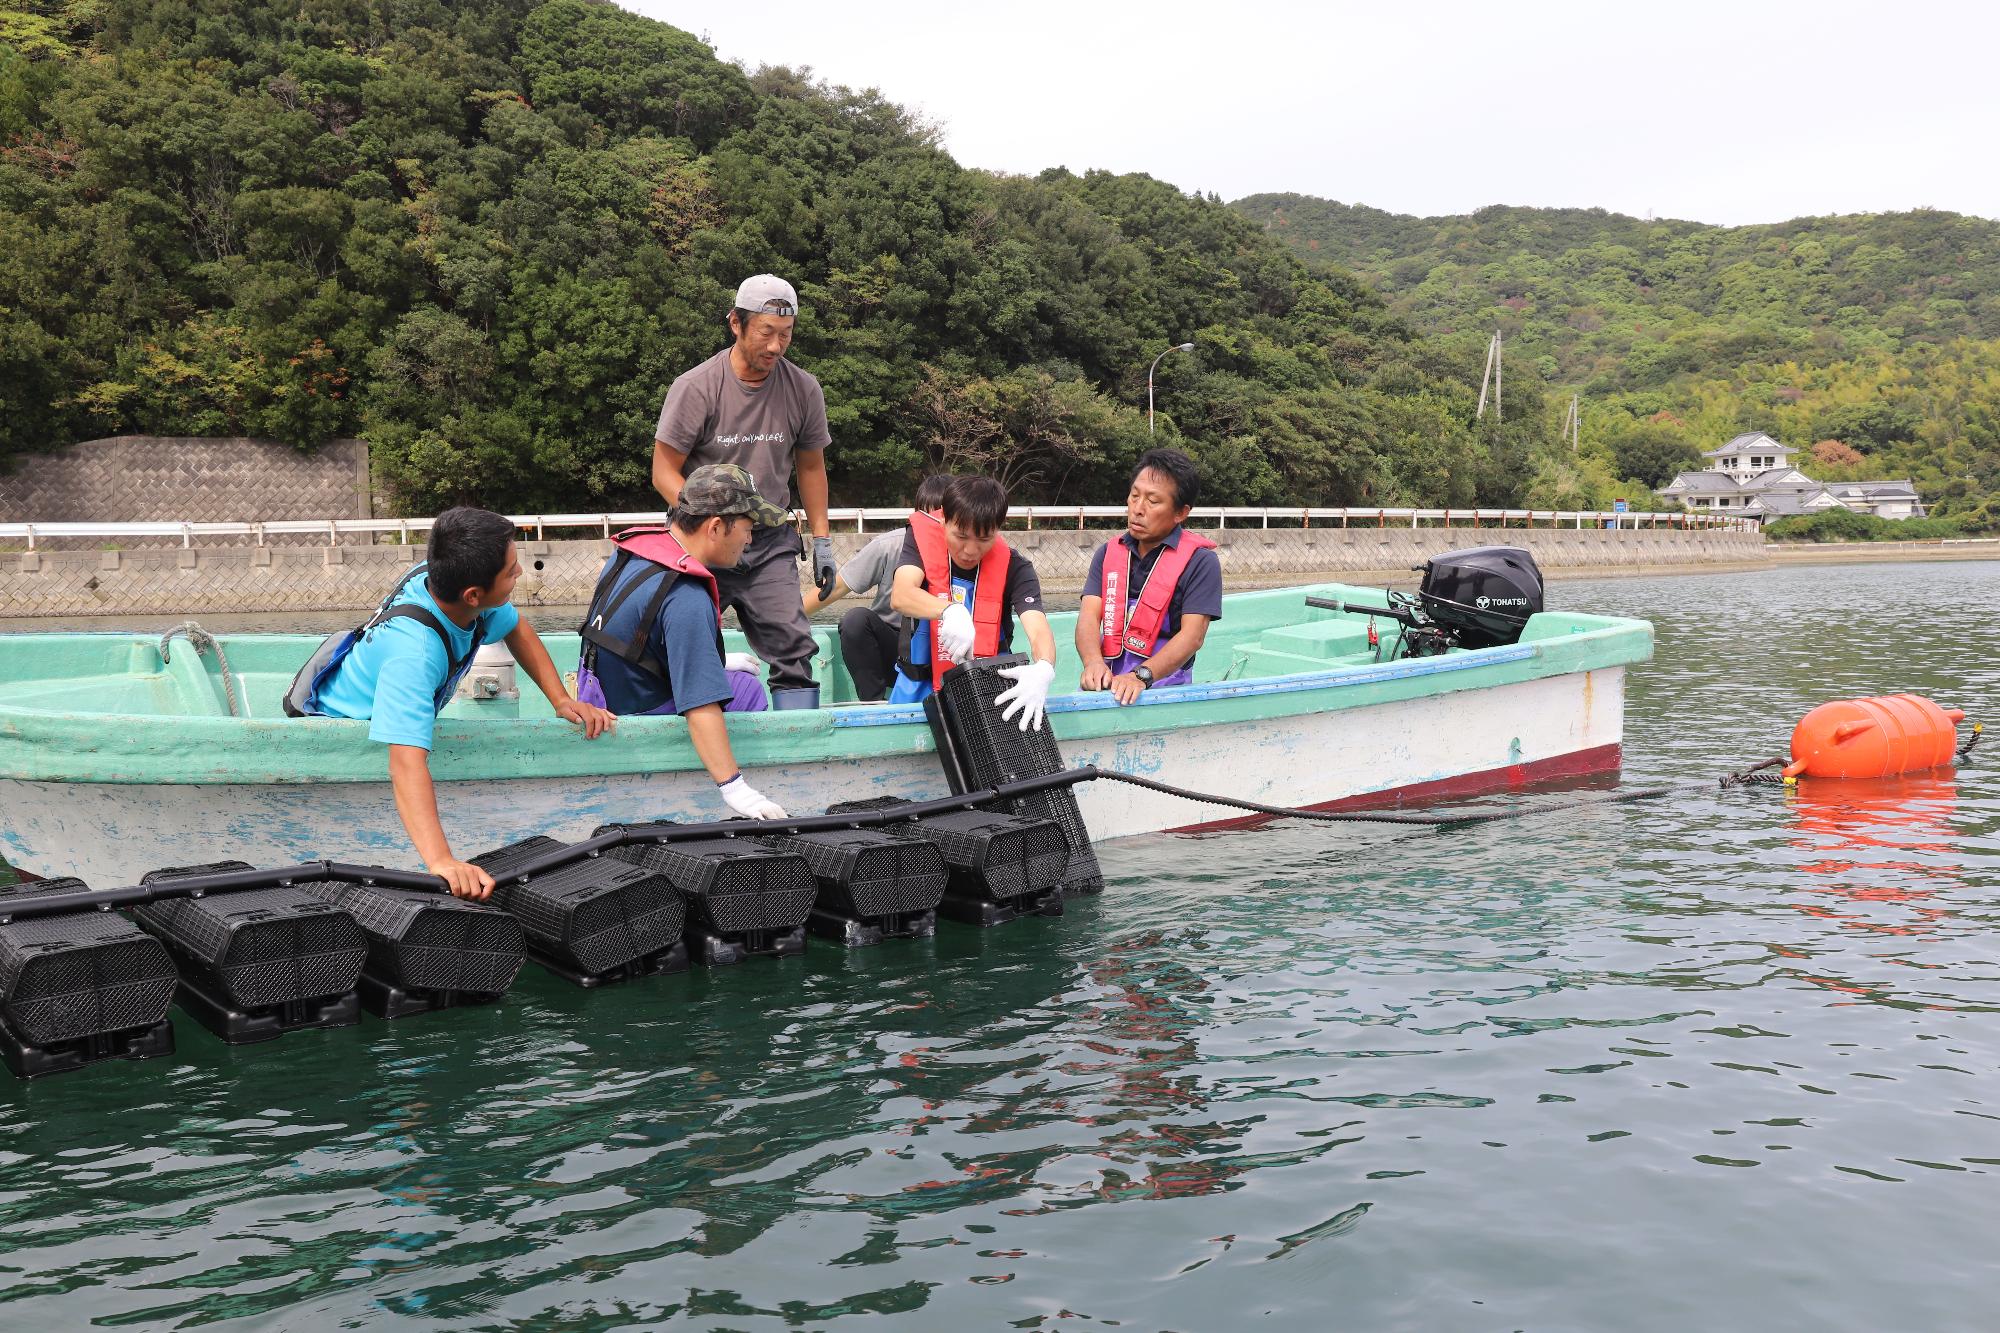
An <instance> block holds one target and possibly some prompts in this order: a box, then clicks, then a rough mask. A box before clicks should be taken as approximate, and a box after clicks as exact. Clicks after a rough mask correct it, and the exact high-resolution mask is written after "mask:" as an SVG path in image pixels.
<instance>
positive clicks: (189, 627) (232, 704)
mask: <svg viewBox="0 0 2000 1333" xmlns="http://www.w3.org/2000/svg"><path fill="white" fill-rule="evenodd" d="M177 634H178V635H179V636H180V637H182V638H184V639H186V640H187V641H188V642H189V643H190V644H192V645H193V646H194V655H195V656H196V657H197V658H199V657H200V656H201V655H202V654H203V653H204V652H206V651H208V650H210V649H213V650H214V651H215V663H216V665H217V666H218V667H220V668H221V670H222V701H223V702H224V703H225V704H227V705H229V716H231V717H238V716H240V714H239V713H238V712H237V711H236V686H235V684H234V682H232V681H231V680H230V679H229V654H227V653H225V652H224V651H223V650H222V641H221V640H219V639H217V638H216V637H215V636H214V635H213V634H210V633H209V632H208V631H207V630H205V629H203V628H202V627H201V626H200V625H197V624H196V623H195V622H194V621H192V620H190V621H188V622H186V623H185V624H181V625H176V626H174V627H173V628H172V629H170V630H168V631H167V632H166V633H165V634H162V635H161V636H160V665H162V666H165V665H166V664H167V663H169V662H171V661H173V658H172V657H170V656H168V652H167V644H168V643H169V642H170V641H172V639H173V637H174V636H175V635H177Z"/></svg>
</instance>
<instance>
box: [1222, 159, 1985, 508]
mask: <svg viewBox="0 0 2000 1333" xmlns="http://www.w3.org/2000/svg"><path fill="white" fill-rule="evenodd" d="M1232 207H1234V208H1235V209H1237V210H1238V211H1239V212H1241V213H1242V214H1243V215H1244V216H1246V217H1248V218H1250V219H1252V220H1254V221H1255V222H1257V223H1258V224H1259V225H1260V226H1262V227H1263V228H1264V229H1265V232H1266V234H1267V235H1270V236H1272V237H1275V238H1277V239H1279V240H1282V241H1283V242H1285V244H1286V245H1287V246H1289V247H1290V248H1291V250H1292V252H1293V253H1294V254H1296V255H1298V256H1300V257H1301V258H1302V259H1304V260H1306V261H1307V263H1308V264H1309V265H1312V266H1315V267H1322V268H1324V269H1325V270H1326V271H1329V272H1341V273H1346V272H1352V273H1354V274H1355V275H1358V276H1359V277H1360V278H1361V280H1362V281H1363V282H1365V283H1366V284H1367V285H1368V286H1370V287H1371V288H1373V289H1374V290H1376V291H1377V292H1379V293H1380V294H1381V295H1382V296H1383V298H1384V299H1385V300H1386V301H1387V302H1388V305H1389V308H1390V309H1391V311H1393V312H1394V313H1395V314H1397V315H1399V316H1401V317H1403V318H1405V319H1407V320H1408V321H1410V323H1411V324H1412V325H1413V326H1414V327H1415V328H1416V329H1417V330H1419V331H1421V332H1424V333H1427V334H1431V335H1433V336H1442V335H1446V334H1450V333H1454V332H1457V333H1460V334H1464V333H1477V334H1480V335H1482V336H1483V335H1484V334H1485V333H1488V332H1490V331H1491V330H1493V329H1496V328H1497V329H1499V330H1501V332H1502V334H1503V336H1504V338H1505V342H1506V347H1507V353H1508V358H1507V367H1508V373H1509V375H1510V376H1511V375H1512V374H1513V373H1514V372H1515V368H1516V367H1517V366H1518V367H1524V368H1532V369H1534V370H1535V372H1536V373H1537V374H1538V375H1539V376H1540V377H1541V378H1542V379H1544V380H1546V381H1547V382H1549V383H1550V384H1553V385H1556V386H1559V387H1560V388H1561V389H1573V390H1575V391H1576V392H1578V393H1580V394H1581V395H1583V398H1584V402H1585V417H1584V422H1585V425H1584V437H1585V440H1586V443H1590V442H1592V441H1596V442H1600V443H1601V444H1603V445H1604V447H1606V448H1607V449H1608V450H1609V451H1610V452H1611V453H1612V455H1613V457H1614V459H1615V460H1616V461H1617V462H1618V463H1619V464H1621V465H1623V469H1624V470H1625V471H1626V472H1627V473H1628V474H1630V475H1635V476H1641V477H1644V478H1646V479H1647V480H1649V481H1653V482H1654V483H1655V484H1657V483H1658V482H1659V481H1661V480H1663V479H1664V477H1665V476H1666V475H1667V474H1669V473H1670V472H1671V470H1672V468H1673V467H1675V466H1680V465H1686V462H1687V460H1688V459H1689V458H1690V457H1691V456H1692V454H1693V451H1694V449H1695V447H1697V446H1700V447H1712V446H1713V445H1714V444H1717V443H1720V442H1721V441H1722V440H1723V439H1726V438H1728V436H1730V435H1732V434H1734V433H1736V432H1737V431H1739V430H1749V429H1758V430H1768V431H1770V432H1771V433H1772V434H1774V435H1777V436H1779V437H1780V438H1781V439H1784V440H1785V441H1786V442H1787V443H1791V444H1795V445H1799V446H1817V453H1816V454H1814V455H1810V456H1809V457H1808V458H1807V459H1806V460H1804V465H1805V467H1806V468H1807V470H1808V471H1809V472H1810V473H1812V475H1814V476H1817V477H1820V478H1822V479H1825V480H1855V479H1859V478H1862V477H1864V476H1874V477H1883V476H1889V477H1910V478H1912V479H1914V480H1915V481H1916V482H1917V484H1918V486H1919V487H1920V489H1921V490H1922V492H1923V494H1924V496H1925V498H1926V500H1927V501H1929V502H1930V503H1931V504H1932V506H1933V512H1934V513H1938V514H1956V515H1958V516H1959V517H1960V518H1961V519H1962V520H1964V521H1967V522H1970V523H1972V524H1974V525H1979V526H1991V525H1992V524H1994V523H1995V522H1996V521H2000V512H1996V506H1995V505H1994V503H1993V497H1994V496H1995V495H1996V494H2000V223H1996V222H1992V221H1989V220H1986V219H1982V218H1972V217H1962V216H1959V215H1957V214H1952V213H1941V212H1931V211H1922V212H1914V213H1894V214H1879V215H1865V216H1857V217H1832V218H1801V219H1797V220H1794V221H1791V222H1785V223H1778V224H1774V225H1770V226H1755V227H1711V226H1704V225H1702V224H1699V223H1692V222H1675V221H1658V222H1652V221H1642V220H1639V219H1636V218H1629V217H1622V216H1620V215H1618V214H1614V213H1606V212H1603V211H1602V210H1597V209H1589V210H1583V209H1527V208H1487V209H1481V210H1480V211H1479V212H1477V213H1474V214H1472V215H1470V216H1469V217H1444V218H1414V217H1407V216H1402V215H1397V214H1391V213H1385V212H1382V211H1381V210H1379V209H1372V208H1366V207H1360V206H1352V205H1346V204H1340V203H1335V202H1332V201H1329V200H1323V199H1313V198H1309V197H1306V196H1303V195H1276V194H1269V195H1254V196H1251V197H1250V198H1247V199H1242V200H1238V201H1237V202H1236V203H1235V204H1233V205H1232ZM1833 441H1837V442H1838V444H1837V445H1836V444H1832V443H1828V442H1833Z"/></svg>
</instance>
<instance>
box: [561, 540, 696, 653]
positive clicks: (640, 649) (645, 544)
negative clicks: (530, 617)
mask: <svg viewBox="0 0 2000 1333" xmlns="http://www.w3.org/2000/svg"><path fill="white" fill-rule="evenodd" d="M611 542H612V545H614V546H616V547H617V548H618V555H617V558H616V559H614V560H613V561H612V562H611V564H610V565H609V566H607V567H606V568H605V571H604V573H603V575H602V576H600V577H599V578H598V580H597V587H596V589H595V591H593V592H592V593H591V595H590V609H589V610H588V611H586V612H585V613H584V617H583V624H582V626H580V627H579V628H578V630H577V634H578V635H579V636H580V637H581V638H582V639H583V654H584V662H583V664H584V665H585V666H589V665H590V664H591V661H592V659H593V658H594V655H595V652H596V650H597V649H599V648H602V649H604V650H606V651H607V652H610V653H612V654H613V655H615V656H616V657H618V658H619V659H620V660H621V661H624V662H627V663H629V664H630V665H632V666H635V667H637V668H639V669H640V670H641V671H645V672H647V673H649V674H651V675H653V676H656V677H658V678H659V679H660V680H662V681H665V682H667V684H668V687H669V688H672V682H671V681H670V680H669V679H668V676H667V664H666V663H664V662H662V661H660V660H659V659H658V658H656V657H654V656H653V655H652V653H650V652H648V651H647V650H646V640H647V638H648V636H650V635H651V633H652V630H653V624H654V622H655V621H657V620H658V619H659V618H660V608H661V607H662V606H665V605H666V601H667V594H668V593H669V592H671V591H673V586H674V584H676V583H678V582H680V581H681V580H682V579H698V580H700V581H701V584H702V586H703V588H704V589H705V590H706V591H707V593H708V600H709V602H710V604H711V605H713V606H714V607H715V646H716V653H717V654H718V655H720V654H721V652H722V591H721V589H719V588H717V587H716V585H715V575H714V574H712V573H710V572H709V570H708V566H706V565H704V564H702V563H701V561H699V560H697V559H695V558H694V557H693V556H691V555H689V554H688V553H687V548H686V547H684V546H682V545H681V542H680V538H678V537H676V536H675V535H674V530H673V528H672V527H671V526H669V525H666V524H654V525H649V526H647V527H640V528H627V529H626V530H625V531H623V532H621V533H619V534H618V535H617V536H616V537H613V538H612V539H611ZM634 560H643V561H645V562H647V563H648V564H651V565H654V566H657V570H655V571H645V572H641V573H638V574H635V575H633V577H632V578H631V579H630V580H628V581H626V582H625V584H624V586H623V587H620V586H619V580H620V578H621V577H622V576H623V574H624V572H625V567H626V566H627V565H629V564H630V563H631V562H632V561H634ZM646 587H652V588H653V589H654V592H653V595H652V598H651V600H650V602H649V603H648V605H647V607H646V613H645V614H644V615H642V616H640V617H639V621H638V628H637V629H636V630H635V631H634V633H633V635H632V637H631V638H630V639H619V638H616V637H614V636H613V635H612V634H610V633H609V632H608V631H607V630H606V629H605V626H606V625H608V624H610V623H611V620H612V618H613V617H614V616H616V615H617V614H618V612H619V610H620V608H622V607H623V606H624V605H625V603H626V602H628V601H630V600H631V599H632V597H633V595H634V594H636V593H637V592H638V591H639V590H640V589H641V588H646ZM614 590H615V591H614Z"/></svg>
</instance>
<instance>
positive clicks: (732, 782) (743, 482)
mask: <svg viewBox="0 0 2000 1333" xmlns="http://www.w3.org/2000/svg"><path fill="white" fill-rule="evenodd" d="M784 516H785V515H784V511H783V510H782V509H779V508H778V507H777V506H776V505H774V504H772V503H771V502H770V501H768V500H766V499H764V498H763V496H761V495H759V494H758V493H757V483H756V482H755V481H753V480H752V479H751V477H750V474H749V473H748V472H746V471H744V470H743V469H742V468H740V467H737V466H736V465H735V464H733V463H722V464H710V465H709V466H707V467H698V468H696V469H695V470H694V471H693V472H692V473H690V474H689V475H688V477H687V479H686V481H685V482H684V483H683V484H682V486H681V489H680V503H679V504H678V505H676V506H675V507H674V510H673V515H672V522H671V523H670V524H667V525H664V526H661V525H654V526H649V527H643V528H631V529H628V530H627V531H625V532H621V533H619V534H618V536H617V537H616V538H614V539H613V540H614V544H615V545H616V546H617V548H618V549H617V550H616V551H614V552H613V553H612V554H611V557H610V558H609V559H608V560H606V561H605V562H604V572H603V573H602V574H600V575H598V579H597V589H596V591H595V592H593V593H592V594H591V598H590V609H589V611H587V612H585V613H584V622H583V626H582V628H581V630H580V631H579V633H580V634H581V636H582V638H583V651H582V655H581V657H580V659H579V663H578V670H577V697H578V698H580V699H585V700H588V701H590V702H592V703H599V704H602V705H603V706H604V707H605V708H608V709H610V710H611V711H612V712H614V713H618V714H623V715H628V716H629V715H631V714H636V713H677V714H679V715H680V716H681V717H684V718H686V719H687V724H688V739H689V741H691V742H692V743H693V745H694V751H695V754H696V755H697V756H698V757H699V758H700V759H701V763H702V767H703V768H705V769H707V770H708V775H709V776H710V777H712V778H714V779H715V783H716V787H717V793H718V794H719V795H720V796H721V797H722V800H723V803H724V804H725V805H727V806H728V807H729V808H730V809H731V810H733V811H735V812H736V813H737V814H739V815H744V816H747V817H748V818H751V819H783V818H784V817H785V812H784V811H783V810H782V809H780V808H779V806H778V805H777V803H776V802H774V801H772V800H770V799H768V798H767V797H765V796H764V794H763V793H762V792H759V791H758V790H757V789H756V788H754V787H752V786H751V785H750V784H749V783H747V782H745V781H744V780H743V774H742V773H741V771H739V770H738V769H737V767H736V757H735V754H734V752H733V751H731V749H730V748H729V731H728V728H727V726H726V725H725V724H724V722H723V716H722V715H723V714H724V713H725V712H732V713H737V712H761V711H763V710H764V709H765V708H767V707H768V706H769V702H768V700H767V699H766V697H765V694H764V687H763V685H762V684H761V683H760V682H759V681H758V679H757V672H756V668H757V659H756V658H754V657H751V656H750V655H749V654H748V653H730V654H728V655H727V656H725V655H724V653H723V649H722V599H721V596H720V594H719V593H718V592H717V591H716V579H715V575H714V574H713V573H712V572H711V571H713V570H716V569H727V568H729V567H731V566H733V565H736V564H738V563H739V562H741V560H742V559H743V550H744V548H745V547H747V546H748V545H749V544H750V541H751V536H752V534H753V533H754V532H755V531H756V527H755V525H756V524H757V523H759V522H769V521H771V520H772V519H773V518H774V517H775V518H776V519H778V520H782V519H783V518H784Z"/></svg>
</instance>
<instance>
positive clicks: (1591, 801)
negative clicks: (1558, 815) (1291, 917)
mask: <svg viewBox="0 0 2000 1333" xmlns="http://www.w3.org/2000/svg"><path fill="white" fill-rule="evenodd" d="M1097 776H1098V777H1099V778H1102V779H1104V780H1106V781H1109V782H1123V783H1126V784H1128V785H1130V786H1133V787H1144V788H1146V789H1147V790H1148V791H1157V792H1164V793H1166V794H1167V795H1168V796H1178V797H1180V798H1181V799H1182V800H1186V801H1198V802H1200V803H1201V804H1203V805H1219V806H1223V807H1226V808H1228V809H1231V810H1248V811H1250V812H1251V813H1253V814H1259V815H1271V816H1273V817H1275V818H1279V819H1311V820H1318V821H1320V822H1322V823H1328V824H1414V825H1417V826H1419V827H1423V828H1450V827H1452V826H1454V825H1457V824H1492V823H1497V822H1499V821H1501V820H1505V819H1525V818H1526V817H1527V816H1529V815H1546V814H1551V813H1553V812H1555V811H1557V810H1574V809H1577V808H1579V807H1582V806H1589V805H1623V804H1625V803H1626V802H1628V801H1649V800H1652V799H1653V798H1654V797H1657V796H1665V795H1666V794H1667V793H1668V792H1671V791H1674V790H1676V788H1673V787H1634V788H1631V789H1630V790H1628V791H1616V792H1611V793H1609V794H1608V795H1604V796H1597V797H1583V798H1580V799H1577V800H1572V801H1564V802H1562V803H1560V804H1557V805H1532V806H1505V807H1501V808H1499V809H1493V810H1463V811H1458V812H1456V813H1449V812H1447V813H1439V814H1413V813H1409V812H1406V811H1399V810H1299V809H1294V808H1292V807H1291V806H1284V805H1265V804H1263V803H1261V802H1258V801H1245V800H1239V799H1238V798H1236V797H1234V796H1216V795H1214V794H1213V793H1210V792H1199V791H1189V790H1188V789H1187V788H1185V787H1176V786H1174V785H1172V784H1171V783H1166V782H1159V781H1156V780H1155V779H1153V778H1142V777H1140V776H1138V775H1137V774H1135V773H1119V772H1114V771H1112V770H1110V769H1103V770H1100V771H1099V772H1098V774H1097ZM1700 785H1702V786H1706V785H1707V784H1706V783H1702V784H1700Z"/></svg>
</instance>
